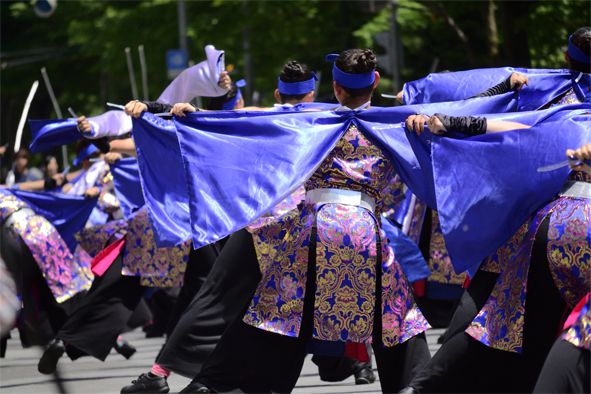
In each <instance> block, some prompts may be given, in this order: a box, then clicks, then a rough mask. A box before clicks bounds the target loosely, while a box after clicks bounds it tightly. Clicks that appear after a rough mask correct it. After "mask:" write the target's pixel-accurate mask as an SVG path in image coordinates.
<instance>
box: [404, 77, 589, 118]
mask: <svg viewBox="0 0 591 394" xmlns="http://www.w3.org/2000/svg"><path fill="white" fill-rule="evenodd" d="M514 71H516V72H519V73H522V74H525V75H527V77H528V79H529V84H528V85H527V86H524V87H523V89H521V90H520V91H519V92H517V93H513V94H515V96H516V98H517V99H518V101H519V104H518V110H519V111H532V110H536V109H539V108H540V107H542V106H543V105H544V104H546V103H548V102H549V101H551V100H552V99H553V98H555V97H557V96H558V95H560V94H562V93H564V92H566V91H567V90H568V89H570V88H574V89H575V90H584V91H588V90H589V88H588V87H589V86H590V85H589V84H590V76H589V75H582V76H581V78H580V79H579V80H578V81H576V79H577V77H578V76H579V74H580V73H578V72H574V71H570V70H562V69H524V68H512V67H502V68H484V69H475V70H467V71H457V72H448V73H433V74H429V75H427V76H426V77H424V78H422V79H418V80H416V81H412V82H407V83H406V84H405V85H404V88H403V94H404V102H405V103H406V104H422V103H436V102H442V101H456V100H463V99H467V98H469V97H472V96H475V95H477V94H479V93H482V92H484V91H485V90H487V89H488V88H490V87H492V86H494V85H496V84H498V83H500V82H503V81H504V80H505V79H507V77H509V76H510V75H511V73H512V72H514ZM585 87H586V88H585ZM580 99H581V101H583V99H584V98H583V97H580ZM480 113H484V112H480Z"/></svg>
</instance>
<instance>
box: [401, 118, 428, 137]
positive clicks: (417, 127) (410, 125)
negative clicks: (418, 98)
mask: <svg viewBox="0 0 591 394" xmlns="http://www.w3.org/2000/svg"><path fill="white" fill-rule="evenodd" d="M428 121H429V117H428V116H427V115H422V114H416V115H410V116H409V117H408V118H406V129H407V130H408V131H414V132H415V133H417V135H421V133H422V132H423V130H424V129H425V124H426V123H427V122H428Z"/></svg>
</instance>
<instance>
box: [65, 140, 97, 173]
mask: <svg viewBox="0 0 591 394" xmlns="http://www.w3.org/2000/svg"><path fill="white" fill-rule="evenodd" d="M98 151H99V148H97V147H96V146H95V145H94V144H90V145H88V146H87V147H85V148H84V149H82V150H81V151H80V153H78V156H76V158H75V159H74V161H72V164H73V165H74V167H78V166H79V165H80V164H81V163H82V161H84V159H87V158H89V157H90V156H92V155H93V154H95V153H96V152H98Z"/></svg>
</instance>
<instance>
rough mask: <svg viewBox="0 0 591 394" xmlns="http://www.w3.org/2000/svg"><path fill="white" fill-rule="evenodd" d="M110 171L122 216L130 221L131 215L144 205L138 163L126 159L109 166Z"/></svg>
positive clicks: (130, 158)
mask: <svg viewBox="0 0 591 394" xmlns="http://www.w3.org/2000/svg"><path fill="white" fill-rule="evenodd" d="M110 169H111V174H113V184H114V185H115V194H116V195H117V199H118V200H119V202H120V203H121V210H122V211H123V215H125V218H126V219H131V216H132V214H133V213H134V212H135V211H137V210H138V209H140V208H141V207H143V206H144V204H145V201H144V195H143V193H142V186H141V181H140V171H139V167H138V162H137V160H136V159H135V158H134V157H126V158H124V159H121V160H117V161H116V162H115V163H114V164H111V165H110Z"/></svg>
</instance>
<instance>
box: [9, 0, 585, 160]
mask: <svg viewBox="0 0 591 394" xmlns="http://www.w3.org/2000/svg"><path fill="white" fill-rule="evenodd" d="M590 4H591V3H590V2H589V1H586V0H580V1H579V0H571V1H567V0H553V1H499V0H482V1H417V0H388V1H378V0H363V1H361V0H355V1H353V0H352V1H327V0H298V1H286V0H284V1H248V0H243V1H229V0H228V1H226V0H213V1H189V0H186V1H175V0H152V1H148V0H146V1H92V0H89V1H71V0H70V1H65V0H33V1H16V0H15V1H6V0H3V1H1V2H0V12H1V48H0V78H1V83H0V88H1V90H0V95H1V103H0V117H1V120H0V144H6V143H9V144H13V141H14V138H15V131H16V129H17V125H18V122H19V119H20V116H21V112H22V109H23V106H24V103H25V100H26V98H27V95H28V93H29V90H30V88H31V84H32V83H33V82H34V81H35V80H39V82H40V85H39V89H38V91H37V93H36V95H35V97H34V99H33V101H32V104H31V108H30V112H29V118H32V119H47V118H55V117H57V114H56V110H55V109H54V106H53V105H52V102H51V100H50V95H49V93H48V90H47V88H46V86H45V85H44V82H43V78H42V75H41V72H40V69H41V68H42V67H45V68H46V71H47V75H48V77H49V78H50V80H51V84H52V86H53V90H54V92H55V96H56V99H57V102H58V103H59V105H60V107H61V109H62V111H63V112H64V114H63V116H64V117H69V114H68V113H67V112H66V111H65V109H66V108H67V107H68V106H72V107H73V108H74V109H75V110H76V111H77V112H78V113H79V114H85V115H96V114H98V113H101V112H103V111H105V110H106V107H105V102H106V101H110V102H115V103H120V104H124V103H125V102H127V101H128V100H130V99H132V98H138V99H151V100H155V99H156V97H158V95H159V94H160V93H161V91H162V90H163V89H164V88H165V87H166V85H167V84H168V83H169V82H170V80H171V77H173V76H174V75H175V74H176V73H178V72H179V71H180V69H182V68H183V67H186V66H188V65H191V64H194V63H197V62H199V61H201V60H203V59H204V58H205V55H204V51H203V47H204V46H205V45H206V44H213V45H215V46H216V48H218V49H223V50H225V51H226V65H228V66H229V67H230V68H231V69H232V68H233V71H232V72H231V76H232V78H233V79H234V80H238V79H240V78H245V79H246V80H247V82H248V85H247V87H246V88H245V89H244V90H243V95H244V97H245V99H246V104H247V105H270V104H272V103H273V101H274V100H273V90H274V89H275V87H276V81H277V76H278V73H279V72H280V70H281V68H282V65H283V64H284V63H285V62H286V61H288V60H290V59H297V60H299V61H301V62H305V63H307V64H308V65H309V66H310V67H311V68H312V69H314V70H317V71H319V72H320V73H321V81H320V88H319V92H318V93H319V97H320V98H321V99H323V100H325V101H328V100H330V99H331V95H332V94H331V91H332V89H331V87H330V82H331V81H330V67H329V65H327V64H325V63H324V61H323V59H324V55H325V54H327V53H331V52H340V51H341V50H343V49H346V48H350V47H370V48H372V49H374V50H375V51H376V52H377V53H378V54H379V55H380V58H379V62H380V72H381V74H382V77H383V79H382V82H381V83H380V90H381V91H380V92H381V93H390V94H391V93H395V92H397V91H398V90H399V89H400V88H401V87H402V84H403V83H404V82H405V81H410V80H414V79H417V78H420V77H422V76H424V75H426V74H428V73H429V72H435V71H444V70H461V69H469V68H481V67H495V66H519V67H536V68H561V67H563V65H564V64H563V51H564V49H565V43H566V40H567V38H568V35H569V33H570V32H572V31H574V30H575V29H576V28H578V27H580V26H585V25H589V24H590V23H591V22H590ZM139 46H143V53H144V59H145V62H144V68H143V71H144V76H145V79H144V80H145V81H147V83H143V82H142V68H141V62H140V58H141V56H140V50H139V49H138V47H139ZM126 48H129V50H128V53H129V54H128V57H126V52H125V49H126ZM129 61H131V64H132V65H133V70H134V75H133V78H131V79H130V73H129V67H128V63H129ZM132 80H133V83H132ZM133 85H135V86H133ZM376 99H378V102H377V104H378V105H394V103H393V100H388V99H383V98H381V97H376ZM29 141H30V132H29V130H28V126H25V130H24V135H23V146H27V145H28V143H29ZM37 160H40V159H37Z"/></svg>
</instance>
